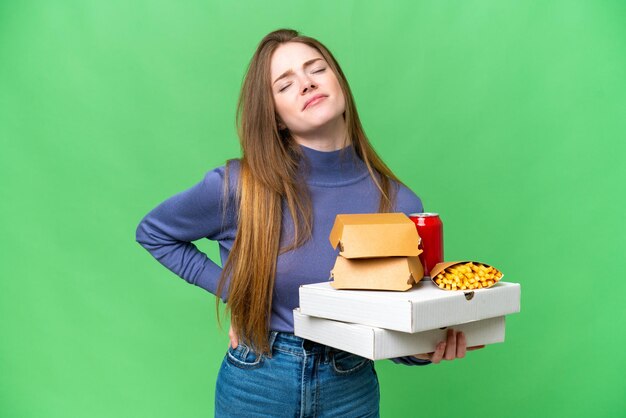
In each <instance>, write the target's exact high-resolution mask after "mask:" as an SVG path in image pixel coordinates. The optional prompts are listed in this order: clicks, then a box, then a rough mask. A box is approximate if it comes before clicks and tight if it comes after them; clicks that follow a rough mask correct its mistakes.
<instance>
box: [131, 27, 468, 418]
mask: <svg viewBox="0 0 626 418" xmlns="http://www.w3.org/2000/svg"><path fill="white" fill-rule="evenodd" d="M237 126H238V134H239V138H240V141H241V147H242V151H243V156H242V158H241V159H236V160H230V161H228V162H227V164H225V165H224V166H221V167H218V168H215V169H213V170H211V171H209V172H208V173H207V174H206V175H205V176H204V178H203V180H202V181H200V182H199V183H197V184H196V185H194V186H193V187H191V188H189V189H187V190H185V191H183V192H181V193H178V194H177V195H175V196H173V197H171V198H169V199H167V200H166V201H164V202H163V203H161V204H160V205H159V206H157V207H156V208H154V209H153V210H152V211H151V212H150V213H148V214H147V215H146V216H145V217H144V218H143V219H142V221H141V223H140V224H139V226H138V228H137V241H138V242H139V243H140V244H141V245H142V246H143V247H145V248H146V249H147V250H148V251H149V252H150V253H151V254H152V255H153V256H154V257H155V258H156V259H157V260H158V261H159V262H161V263H162V264H163V265H165V266H166V267H167V268H169V269H170V270H171V271H173V272H174V273H176V274H177V275H179V276H180V277H182V278H183V279H185V280H187V281H188V282H189V283H192V284H195V285H197V286H200V287H202V288H204V289H206V290H207V291H209V292H211V293H213V294H215V295H218V296H219V297H220V298H221V299H222V300H223V301H225V302H227V309H228V310H229V311H230V314H231V329H230V331H229V336H230V340H231V344H230V345H229V347H228V350H227V352H226V354H225V356H224V360H223V362H222V367H221V369H220V372H219V374H218V378H217V384H216V393H215V415H216V416H218V417H227V416H237V415H243V416H247V417H252V416H263V417H266V416H289V417H294V416H301V417H304V416H307V417H308V416H351V417H352V416H367V417H369V416H378V414H379V412H378V411H379V387H378V378H377V376H376V371H375V369H374V362H373V361H371V360H368V359H365V358H362V357H359V356H356V355H353V354H350V353H347V352H343V351H340V350H337V349H334V348H331V347H327V346H324V345H321V344H317V343H314V342H312V341H308V340H303V339H301V338H299V337H297V336H295V335H294V334H293V313H292V311H293V309H294V308H296V307H298V288H299V287H300V285H303V284H308V283H316V282H320V281H325V280H327V278H328V276H329V272H330V270H331V268H332V267H333V264H334V261H335V258H336V256H337V252H336V250H335V249H333V248H332V247H331V245H330V244H329V242H328V235H329V233H330V229H331V227H332V225H333V222H334V220H335V216H336V215H337V214H340V213H372V212H404V213H406V214H408V213H412V212H422V211H423V208H422V203H421V201H420V199H419V198H418V197H417V196H416V195H415V194H414V193H413V192H412V191H411V190H409V189H408V188H407V187H406V186H404V185H403V184H402V183H401V182H400V181H399V180H398V179H397V178H396V176H395V175H394V174H393V173H392V171H391V170H390V169H389V168H388V167H387V166H386V165H385V163H384V162H383V161H382V160H381V159H380V157H379V156H378V155H377V154H376V152H375V151H374V149H373V148H372V146H371V144H370V143H369V141H368V139H367V137H366V135H365V133H364V132H363V128H362V127H361V122H360V120H359V116H358V114H357V110H356V107H355V104H354V99H353V97H352V94H351V92H350V87H349V86H348V82H347V81H346V78H345V76H344V74H343V72H342V70H341V68H340V67H339V64H338V63H337V61H336V60H335V59H334V57H333V55H332V54H331V53H330V52H329V51H328V49H327V48H326V47H324V45H322V44H321V43H320V42H318V41H317V40H315V39H313V38H310V37H306V36H301V35H300V34H299V33H298V32H296V31H294V30H289V29H282V30H277V31H274V32H272V33H269V34H268V35H267V36H265V37H264V38H263V39H262V40H261V42H260V44H259V45H258V48H257V50H256V52H255V54H254V56H253V57H252V60H251V62H250V65H249V68H248V71H247V74H246V77H245V80H244V83H243V86H242V90H241V96H240V99H239V103H238V111H237ZM200 238H208V239H211V240H215V241H218V242H219V244H220V255H221V259H222V263H223V266H224V267H223V269H222V268H220V267H219V266H218V265H217V264H216V263H214V262H213V261H212V260H210V259H209V258H207V256H206V255H205V254H204V253H202V252H200V251H199V250H198V249H197V248H196V247H195V246H194V245H193V244H192V243H191V242H192V241H194V240H198V239H200ZM216 302H219V300H217V299H216ZM465 352H466V344H465V337H464V336H463V334H462V333H455V332H454V331H452V330H449V333H448V338H447V340H446V341H442V342H441V343H440V344H439V345H438V347H437V349H436V351H435V352H434V353H425V354H418V355H416V356H409V357H403V358H397V359H393V361H394V362H396V363H402V364H407V365H426V364H430V363H439V362H440V361H441V360H442V359H446V360H452V359H454V358H460V357H464V356H465Z"/></svg>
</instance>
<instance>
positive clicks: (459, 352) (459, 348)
mask: <svg viewBox="0 0 626 418" xmlns="http://www.w3.org/2000/svg"><path fill="white" fill-rule="evenodd" d="M466 348H467V341H466V339H465V334H464V333H463V332H461V331H459V332H458V334H457V335H456V358H463V357H465V351H466Z"/></svg>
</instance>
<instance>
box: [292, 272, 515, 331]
mask: <svg viewBox="0 0 626 418" xmlns="http://www.w3.org/2000/svg"><path fill="white" fill-rule="evenodd" d="M299 293H300V313H301V314H304V315H309V316H315V317H319V318H326V319H332V320H335V321H343V322H349V323H354V324H361V325H368V326H371V327H377V328H384V329H388V330H396V331H401V332H408V333H415V332H421V331H428V330H432V329H437V328H441V327H447V326H452V325H459V324H466V323H470V322H473V321H480V320H482V319H487V318H494V317H499V316H504V315H508V314H512V313H516V312H519V311H520V294H521V289H520V285H519V284H518V283H508V282H502V281H500V282H498V283H496V284H495V285H493V286H492V287H490V288H488V289H476V290H471V291H461V290H457V291H444V290H441V289H439V288H438V287H437V285H436V284H434V283H433V282H432V281H430V280H422V281H420V282H419V283H417V284H416V285H414V286H413V287H412V288H411V289H410V290H407V291H406V292H393V291H382V290H338V289H335V288H333V287H332V286H331V283H330V282H322V283H314V284H308V285H302V286H300V289H299Z"/></svg>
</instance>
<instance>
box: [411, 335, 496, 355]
mask: <svg viewBox="0 0 626 418" xmlns="http://www.w3.org/2000/svg"><path fill="white" fill-rule="evenodd" d="M480 348H485V346H484V345H477V346H474V347H467V346H466V342H465V334H463V332H461V331H458V332H455V331H454V330H453V329H452V328H448V334H447V340H446V341H441V342H440V343H439V344H437V347H436V348H435V351H434V352H432V353H424V354H416V355H414V356H413V357H415V358H418V359H420V360H430V361H431V362H433V363H435V364H438V363H439V362H440V361H441V360H454V359H455V358H463V357H465V352H466V351H472V350H478V349H480Z"/></svg>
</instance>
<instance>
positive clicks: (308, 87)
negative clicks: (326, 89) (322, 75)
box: [302, 80, 317, 94]
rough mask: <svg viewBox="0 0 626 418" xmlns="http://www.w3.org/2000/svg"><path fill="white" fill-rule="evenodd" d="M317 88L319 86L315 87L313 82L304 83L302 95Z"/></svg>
mask: <svg viewBox="0 0 626 418" xmlns="http://www.w3.org/2000/svg"><path fill="white" fill-rule="evenodd" d="M316 88H317V86H316V85H315V83H313V81H311V80H306V81H305V83H304V88H303V89H302V93H303V94H304V93H306V92H307V91H309V90H315V89H316Z"/></svg>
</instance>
